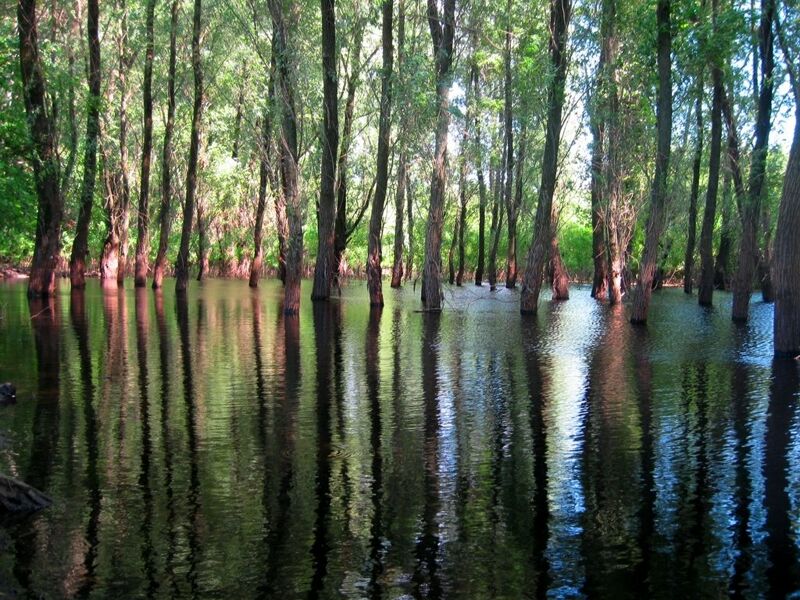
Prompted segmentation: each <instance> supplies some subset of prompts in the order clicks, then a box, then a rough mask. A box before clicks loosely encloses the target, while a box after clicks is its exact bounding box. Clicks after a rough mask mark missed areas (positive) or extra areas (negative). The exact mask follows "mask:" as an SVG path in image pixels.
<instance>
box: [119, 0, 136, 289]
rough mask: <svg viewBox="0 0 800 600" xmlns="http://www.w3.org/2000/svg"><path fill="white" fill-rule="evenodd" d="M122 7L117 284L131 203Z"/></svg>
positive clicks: (127, 56) (128, 63) (128, 60)
mask: <svg viewBox="0 0 800 600" xmlns="http://www.w3.org/2000/svg"><path fill="white" fill-rule="evenodd" d="M120 7H121V10H122V23H121V25H120V29H121V31H120V39H119V72H118V74H117V82H118V83H119V92H120V98H119V173H120V178H121V179H120V180H121V187H120V192H119V194H118V196H117V199H118V200H119V201H120V207H119V213H118V214H119V248H120V250H119V267H118V268H117V285H119V286H120V287H122V285H123V284H124V282H125V270H126V267H127V261H128V223H129V218H130V206H131V186H130V176H129V171H128V99H129V93H130V90H129V88H128V72H129V71H130V69H131V67H132V66H133V60H134V58H135V55H134V54H133V53H131V52H130V51H129V50H130V48H129V45H128V9H127V6H126V0H121V1H120Z"/></svg>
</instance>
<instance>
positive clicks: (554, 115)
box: [520, 0, 572, 314]
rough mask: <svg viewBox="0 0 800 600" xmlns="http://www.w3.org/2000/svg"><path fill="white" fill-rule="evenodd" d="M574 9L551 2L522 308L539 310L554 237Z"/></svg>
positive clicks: (562, 2) (560, 0)
mask: <svg viewBox="0 0 800 600" xmlns="http://www.w3.org/2000/svg"><path fill="white" fill-rule="evenodd" d="M571 11H572V3H571V1H570V0H551V2H550V32H551V35H550V44H549V53H550V66H551V68H552V79H551V80H550V85H549V88H548V92H547V106H548V108H547V130H546V134H545V142H544V155H543V157H542V183H541V185H540V187H539V204H538V205H537V207H536V221H535V223H534V239H533V242H532V243H531V246H530V250H529V251H528V262H527V266H526V268H525V275H524V281H523V284H522V293H521V295H520V312H521V313H522V314H536V310H537V308H538V306H537V305H538V302H539V291H540V290H541V286H542V275H543V269H544V265H545V262H546V261H547V256H548V255H549V253H550V245H551V241H552V240H551V238H552V235H553V233H552V231H551V227H552V211H553V195H554V194H555V187H556V175H557V171H558V146H559V142H560V138H561V115H562V111H563V107H564V87H565V85H566V80H567V61H568V56H567V35H568V31H569V19H570V13H571Z"/></svg>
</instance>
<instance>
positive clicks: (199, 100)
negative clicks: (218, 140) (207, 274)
mask: <svg viewBox="0 0 800 600" xmlns="http://www.w3.org/2000/svg"><path fill="white" fill-rule="evenodd" d="M202 10H203V5H202V0H194V16H193V19H192V71H193V72H194V105H193V112H192V133H191V137H190V140H189V164H188V166H187V169H186V200H185V201H184V204H183V227H182V228H181V245H180V249H179V250H178V260H177V262H176V263H175V278H176V280H175V290H176V291H177V292H184V291H186V288H187V287H188V285H189V238H191V235H192V222H193V220H194V213H195V205H194V204H195V194H196V193H197V162H198V159H199V156H198V155H199V153H200V127H201V124H202V122H203V63H202V58H201V55H200V34H201V32H202Z"/></svg>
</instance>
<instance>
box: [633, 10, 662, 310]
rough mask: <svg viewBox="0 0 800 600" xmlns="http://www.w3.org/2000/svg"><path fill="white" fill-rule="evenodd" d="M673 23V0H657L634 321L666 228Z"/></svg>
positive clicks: (646, 302) (645, 301)
mask: <svg viewBox="0 0 800 600" xmlns="http://www.w3.org/2000/svg"><path fill="white" fill-rule="evenodd" d="M671 27H672V24H671V19H670V0H658V3H657V7H656V28H657V34H656V57H657V65H658V100H657V107H658V108H657V114H656V139H657V149H656V170H655V175H654V176H653V187H652V194H651V196H650V216H649V217H648V219H647V227H646V229H645V242H644V254H643V256H642V262H641V265H640V267H639V280H638V283H637V286H636V294H635V295H634V299H633V309H632V311H631V323H646V322H647V312H648V310H649V308H650V296H651V295H652V293H653V279H654V277H655V272H656V262H657V259H658V244H659V240H660V239H661V235H662V233H663V231H664V224H665V221H666V217H667V215H666V212H667V201H668V191H667V179H668V173H669V159H670V150H671V146H672V75H671V71H672V57H671V53H672V32H671V30H670V28H671Z"/></svg>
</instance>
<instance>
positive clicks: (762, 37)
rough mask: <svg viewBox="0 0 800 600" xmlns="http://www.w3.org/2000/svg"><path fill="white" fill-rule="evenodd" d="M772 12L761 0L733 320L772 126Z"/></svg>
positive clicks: (738, 313) (753, 253)
mask: <svg viewBox="0 0 800 600" xmlns="http://www.w3.org/2000/svg"><path fill="white" fill-rule="evenodd" d="M774 16H775V0H762V2H761V26H760V28H759V52H760V58H761V86H760V90H759V95H758V113H757V115H756V127H755V133H756V141H755V144H754V146H753V152H752V155H751V160H750V177H749V180H748V198H747V202H746V203H745V204H744V206H743V207H742V208H743V210H742V212H741V216H742V237H741V240H740V245H739V268H738V269H737V271H736V277H735V278H734V284H733V310H732V311H731V318H732V319H733V320H734V321H736V322H745V321H747V317H748V311H749V307H750V294H751V292H752V289H753V275H754V272H755V269H756V264H757V263H758V236H757V231H758V222H759V217H760V215H761V195H762V190H763V188H764V174H765V171H766V166H767V152H768V151H769V133H770V129H771V127H772V121H771V117H772V96H773V90H774V86H775V83H774V81H773V78H772V71H773V68H774V65H775V57H774V53H773V43H772V23H773V20H774Z"/></svg>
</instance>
